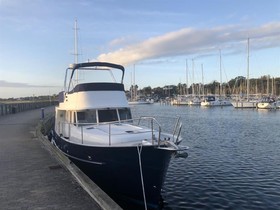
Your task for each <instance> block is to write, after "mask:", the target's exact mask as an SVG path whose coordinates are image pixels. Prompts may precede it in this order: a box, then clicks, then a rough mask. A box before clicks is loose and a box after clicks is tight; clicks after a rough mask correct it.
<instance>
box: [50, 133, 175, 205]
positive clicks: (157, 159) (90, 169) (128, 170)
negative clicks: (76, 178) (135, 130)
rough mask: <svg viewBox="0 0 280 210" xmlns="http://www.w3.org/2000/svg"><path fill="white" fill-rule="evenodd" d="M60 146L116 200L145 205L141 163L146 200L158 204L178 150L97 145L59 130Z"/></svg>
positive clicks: (57, 140) (58, 141) (56, 136)
mask: <svg viewBox="0 0 280 210" xmlns="http://www.w3.org/2000/svg"><path fill="white" fill-rule="evenodd" d="M54 139H55V142H56V145H57V147H58V148H59V149H60V150H61V151H62V152H63V153H65V154H66V155H67V156H68V157H69V158H70V159H71V161H72V162H73V163H75V164H76V165H77V166H78V167H79V168H80V169H81V170H82V171H83V172H84V173H85V174H86V175H87V176H88V177H89V178H91V179H92V180H93V181H94V182H95V183H96V184H97V185H98V186H99V187H101V188H102V189H103V190H104V191H105V192H106V193H108V194H109V195H110V196H111V197H112V198H113V199H116V202H118V200H119V199H120V200H121V199H125V200H126V201H128V199H129V200H130V201H133V202H134V203H138V204H140V205H143V204H144V203H143V201H144V200H143V190H142V183H141V173H140V165H139V152H138V150H141V153H140V157H141V165H142V172H143V181H144V188H145V196H146V201H147V204H148V206H149V207H157V206H158V205H159V202H160V196H161V195H160V194H161V189H162V185H163V182H164V178H165V175H166V172H167V168H168V165H169V162H170V159H171V157H172V155H173V154H174V153H175V151H174V150H166V149H159V148H158V147H156V146H143V147H142V148H141V147H139V148H137V147H108V146H107V147H95V146H84V145H77V144H73V143H71V142H69V141H65V140H64V139H63V138H61V137H59V136H58V135H56V134H55V138H54Z"/></svg>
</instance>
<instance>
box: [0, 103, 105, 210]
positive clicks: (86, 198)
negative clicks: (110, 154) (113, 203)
mask: <svg viewBox="0 0 280 210" xmlns="http://www.w3.org/2000/svg"><path fill="white" fill-rule="evenodd" d="M53 111H54V108H53V107H50V108H45V113H46V114H47V113H48V112H53ZM40 117H41V109H36V110H31V111H25V112H20V113H16V114H10V115H5V116H1V117H0V171H1V172H0V209H6V210H9V209H13V210H14V209H26V210H27V209H30V210H31V209H32V210H33V209H40V210H42V209H46V210H49V209H57V210H60V209H68V210H71V209H78V210H83V209H104V208H102V206H100V205H99V204H98V203H97V202H96V201H95V200H94V199H92V197H91V196H90V195H89V194H88V193H87V192H86V191H85V190H84V189H83V188H82V187H81V185H80V184H79V183H78V182H77V181H76V179H74V178H73V176H72V175H71V173H69V171H68V170H66V168H65V167H64V166H62V164H61V162H60V161H58V160H57V159H56V158H55V157H54V156H52V155H51V154H50V152H49V151H47V150H46V149H45V148H44V147H45V146H43V144H42V142H40V140H39V139H38V136H37V135H36V130H35V129H36V126H37V125H38V123H39V121H40Z"/></svg>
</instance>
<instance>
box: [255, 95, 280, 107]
mask: <svg viewBox="0 0 280 210" xmlns="http://www.w3.org/2000/svg"><path fill="white" fill-rule="evenodd" d="M257 108H258V109H276V108H277V103H276V101H275V99H274V98H270V97H265V98H262V100H261V101H260V102H258V104H257Z"/></svg>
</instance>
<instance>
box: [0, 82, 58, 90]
mask: <svg viewBox="0 0 280 210" xmlns="http://www.w3.org/2000/svg"><path fill="white" fill-rule="evenodd" d="M0 87H5V88H7V87H8V88H55V87H58V86H51V85H30V84H27V83H20V82H8V81H5V80H0Z"/></svg>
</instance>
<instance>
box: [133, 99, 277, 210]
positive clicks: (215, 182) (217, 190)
mask: <svg viewBox="0 0 280 210" xmlns="http://www.w3.org/2000/svg"><path fill="white" fill-rule="evenodd" d="M132 113H133V114H134V117H136V116H140V115H153V116H165V117H170V118H171V117H174V116H176V115H180V116H181V117H182V121H183V129H182V136H183V137H184V138H185V139H184V141H183V142H182V145H187V146H189V150H188V155H189V156H188V158H186V159H183V158H177V159H172V161H171V164H170V166H169V170H168V173H167V177H166V181H165V185H164V187H163V193H162V196H163V199H164V207H163V209H166V210H167V209H207V210H209V209H215V210H216V209H238V210H241V209H244V210H245V209H246V210H248V209H280V132H279V126H280V110H276V111H267V110H253V109H248V110H247V109H243V110H239V109H234V108H233V107H224V108H220V107H214V108H202V107H185V106H182V107H176V106H163V105H159V104H154V105H143V106H134V107H132ZM161 124H162V125H163V127H166V128H168V127H170V120H165V121H161ZM172 128H173V127H172Z"/></svg>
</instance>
